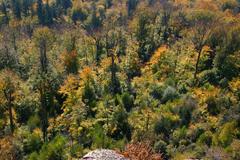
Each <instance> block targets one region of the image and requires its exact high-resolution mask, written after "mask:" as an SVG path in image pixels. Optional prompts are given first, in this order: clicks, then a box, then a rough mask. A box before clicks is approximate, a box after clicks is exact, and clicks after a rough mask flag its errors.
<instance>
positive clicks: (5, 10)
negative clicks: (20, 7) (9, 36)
mask: <svg viewBox="0 0 240 160" xmlns="http://www.w3.org/2000/svg"><path fill="white" fill-rule="evenodd" d="M1 12H2V14H3V15H4V18H3V23H6V24H7V23H8V21H9V17H8V13H7V7H6V4H5V3H4V2H3V1H2V4H1Z"/></svg>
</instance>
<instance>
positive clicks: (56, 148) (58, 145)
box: [29, 136, 66, 160]
mask: <svg viewBox="0 0 240 160" xmlns="http://www.w3.org/2000/svg"><path fill="white" fill-rule="evenodd" d="M65 145H66V139H65V138H64V137H62V136H56V137H55V138H54V139H53V140H52V141H50V142H49V143H45V144H44V145H43V146H42V148H41V150H40V152H39V154H38V156H37V155H36V153H32V154H31V155H30V158H29V159H32V160H33V159H34V158H37V160H53V159H54V160H64V159H66V156H65ZM35 160H36V159H35Z"/></svg>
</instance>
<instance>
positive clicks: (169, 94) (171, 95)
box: [161, 86, 178, 104]
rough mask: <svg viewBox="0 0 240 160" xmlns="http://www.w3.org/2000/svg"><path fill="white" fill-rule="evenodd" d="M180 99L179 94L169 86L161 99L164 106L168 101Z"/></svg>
mask: <svg viewBox="0 0 240 160" xmlns="http://www.w3.org/2000/svg"><path fill="white" fill-rule="evenodd" d="M177 97H178V93H177V91H176V89H175V88H173V87H170V86H168V87H167V88H166V89H165V90H164V92H163V96H162V98H161V102H162V103H163V104H164V103H166V102H168V101H172V100H174V99H176V98H177Z"/></svg>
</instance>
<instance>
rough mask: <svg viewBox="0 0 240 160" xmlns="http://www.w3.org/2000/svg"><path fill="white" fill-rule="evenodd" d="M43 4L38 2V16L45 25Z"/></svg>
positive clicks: (40, 1) (39, 0) (38, 0)
mask: <svg viewBox="0 0 240 160" xmlns="http://www.w3.org/2000/svg"><path fill="white" fill-rule="evenodd" d="M43 13H44V12H43V2H42V0H37V15H38V21H39V23H40V24H44V14H43Z"/></svg>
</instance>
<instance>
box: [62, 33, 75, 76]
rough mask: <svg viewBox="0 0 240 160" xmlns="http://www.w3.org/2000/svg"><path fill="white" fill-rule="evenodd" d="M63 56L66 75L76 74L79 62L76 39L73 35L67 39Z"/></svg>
mask: <svg viewBox="0 0 240 160" xmlns="http://www.w3.org/2000/svg"><path fill="white" fill-rule="evenodd" d="M63 56H64V64H65V67H66V71H67V73H69V74H70V73H72V74H77V73H78V67H79V62H78V53H77V49H76V37H75V36H74V35H70V38H68V39H67V44H66V49H65V51H64V54H63Z"/></svg>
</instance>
